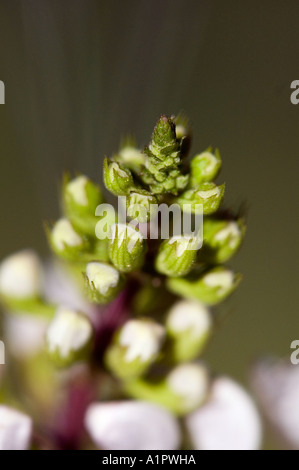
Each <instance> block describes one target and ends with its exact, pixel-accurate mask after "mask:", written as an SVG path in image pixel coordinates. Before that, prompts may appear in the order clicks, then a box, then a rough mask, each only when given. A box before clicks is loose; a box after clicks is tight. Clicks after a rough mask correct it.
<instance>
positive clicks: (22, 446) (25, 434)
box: [0, 405, 32, 450]
mask: <svg viewBox="0 0 299 470" xmlns="http://www.w3.org/2000/svg"><path fill="white" fill-rule="evenodd" d="M31 435H32V420H31V418H29V416H27V415H25V414H23V413H20V412H19V411H16V410H14V409H12V408H9V407H8V406H5V405H0V450H27V449H28V448H29V446H30V441H31Z"/></svg>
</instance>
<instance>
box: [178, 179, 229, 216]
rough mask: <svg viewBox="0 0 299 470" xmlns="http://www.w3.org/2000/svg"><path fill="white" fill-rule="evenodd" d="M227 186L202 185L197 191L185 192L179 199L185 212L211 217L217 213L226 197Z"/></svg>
mask: <svg viewBox="0 0 299 470" xmlns="http://www.w3.org/2000/svg"><path fill="white" fill-rule="evenodd" d="M224 189H225V185H224V184H222V185H221V186H216V184H214V183H202V184H200V185H199V186H198V187H197V188H196V189H189V190H188V191H185V192H184V193H183V194H181V195H180V197H179V198H178V199H177V202H178V204H179V205H180V206H181V208H182V210H183V211H186V212H191V213H192V214H203V215H209V214H213V213H214V212H216V211H217V210H218V209H219V207H220V204H221V203H222V200H223V197H224Z"/></svg>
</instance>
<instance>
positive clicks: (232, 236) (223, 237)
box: [201, 219, 246, 264]
mask: <svg viewBox="0 0 299 470" xmlns="http://www.w3.org/2000/svg"><path fill="white" fill-rule="evenodd" d="M245 230H246V228H245V225H244V222H243V221H242V220H241V219H240V220H239V221H233V220H216V219H206V220H205V221H204V226H203V232H204V246H203V250H202V251H201V255H202V258H203V259H204V260H205V261H208V262H209V263H212V264H222V263H225V262H226V261H228V260H229V259H230V258H231V257H232V256H234V254H235V253H236V252H237V251H238V249H239V248H240V246H241V243H242V241H243V238H244V235H245Z"/></svg>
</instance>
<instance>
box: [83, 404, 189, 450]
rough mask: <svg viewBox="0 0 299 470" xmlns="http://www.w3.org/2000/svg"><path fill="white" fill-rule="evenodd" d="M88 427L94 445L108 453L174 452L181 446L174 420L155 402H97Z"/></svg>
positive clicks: (89, 418)
mask: <svg viewBox="0 0 299 470" xmlns="http://www.w3.org/2000/svg"><path fill="white" fill-rule="evenodd" d="M85 425H86V428H87V430H88V432H89V434H90V435H91V437H92V439H93V441H94V442H95V444H96V445H97V446H98V447H100V448H103V449H107V450H174V449H177V448H178V447H179V444H180V430H179V426H178V423H177V421H176V420H175V418H174V417H173V416H172V415H171V414H170V413H168V412H167V411H166V410H165V409H164V408H160V407H159V406H157V405H154V404H152V403H147V402H141V401H123V402H111V403H105V404H100V403H99V404H97V403H95V404H92V405H90V407H89V408H88V410H87V413H86V416H85Z"/></svg>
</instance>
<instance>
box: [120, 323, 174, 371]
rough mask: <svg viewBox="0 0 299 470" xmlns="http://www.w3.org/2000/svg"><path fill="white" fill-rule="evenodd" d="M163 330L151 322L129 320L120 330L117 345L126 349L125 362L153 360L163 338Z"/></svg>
mask: <svg viewBox="0 0 299 470" xmlns="http://www.w3.org/2000/svg"><path fill="white" fill-rule="evenodd" d="M164 335H165V333H164V328H163V326H162V325H159V324H158V323H155V322H153V321H144V320H129V321H128V322H127V323H125V324H124V326H123V327H122V329H121V332H120V337H119V343H120V345H121V346H124V347H126V348H127V351H126V354H125V361H127V362H131V361H133V360H134V359H138V358H139V359H140V360H141V361H144V362H146V361H148V360H150V359H152V358H154V357H155V356H156V355H157V354H158V352H159V350H160V346H161V342H162V341H163V338H164Z"/></svg>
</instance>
